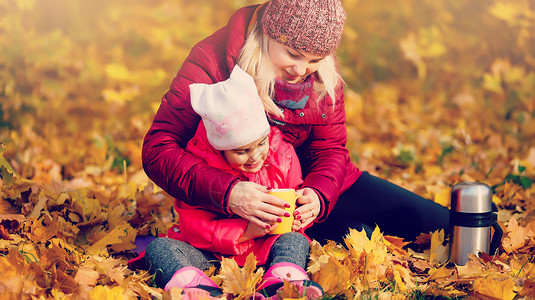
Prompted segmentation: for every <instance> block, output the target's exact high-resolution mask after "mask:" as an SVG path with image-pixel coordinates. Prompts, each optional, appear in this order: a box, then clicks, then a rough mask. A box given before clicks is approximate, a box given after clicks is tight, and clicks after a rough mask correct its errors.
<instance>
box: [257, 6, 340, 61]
mask: <svg viewBox="0 0 535 300" xmlns="http://www.w3.org/2000/svg"><path fill="white" fill-rule="evenodd" d="M345 20H346V13H345V11H344V8H343V7H342V3H341V2H340V0H271V1H270V2H269V3H268V4H267V7H266V10H265V11H264V15H263V16H262V29H263V31H264V33H265V34H267V35H268V36H269V37H271V38H272V39H274V40H276V41H278V42H280V43H282V44H284V45H286V46H289V47H291V48H294V49H296V50H302V51H305V52H308V53H312V54H316V55H321V56H326V55H329V54H332V53H333V52H334V51H335V50H336V48H337V47H338V45H339V44H340V40H341V39H342V30H343V29H344V23H345Z"/></svg>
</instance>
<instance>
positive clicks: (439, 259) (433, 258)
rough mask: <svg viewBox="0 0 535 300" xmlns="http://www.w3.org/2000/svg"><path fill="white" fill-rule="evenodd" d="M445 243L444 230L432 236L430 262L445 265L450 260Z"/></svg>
mask: <svg viewBox="0 0 535 300" xmlns="http://www.w3.org/2000/svg"><path fill="white" fill-rule="evenodd" d="M443 243H444V230H443V229H440V230H437V231H435V232H433V234H432V235H431V247H430V249H429V251H430V256H429V261H430V262H431V263H432V264H441V263H445V262H446V261H447V260H448V255H449V250H448V247H447V246H444V245H443Z"/></svg>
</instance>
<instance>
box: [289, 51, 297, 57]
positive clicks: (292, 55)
mask: <svg viewBox="0 0 535 300" xmlns="http://www.w3.org/2000/svg"><path fill="white" fill-rule="evenodd" d="M288 54H290V56H291V57H293V58H298V57H299V55H297V54H293V53H292V52H288Z"/></svg>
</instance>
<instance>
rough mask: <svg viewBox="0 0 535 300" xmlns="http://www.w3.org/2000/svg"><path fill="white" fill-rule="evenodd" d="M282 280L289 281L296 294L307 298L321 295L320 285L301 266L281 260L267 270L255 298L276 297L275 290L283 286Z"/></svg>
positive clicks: (271, 298)
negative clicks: (295, 289)
mask: <svg viewBox="0 0 535 300" xmlns="http://www.w3.org/2000/svg"><path fill="white" fill-rule="evenodd" d="M284 281H289V282H290V283H291V284H292V285H293V286H294V287H296V288H297V291H298V294H299V295H300V296H306V298H307V299H316V298H320V297H322V296H323V289H322V288H321V286H319V285H318V284H317V283H315V282H314V281H311V280H310V278H308V275H307V273H306V272H305V270H303V268H301V267H300V266H298V265H296V264H292V263H287V262H282V263H277V264H274V265H273V266H271V267H270V268H269V269H268V270H267V272H266V275H264V280H263V281H262V282H261V283H260V286H259V287H258V291H257V292H256V293H255V299H262V300H264V299H269V300H276V299H278V297H277V292H278V291H279V289H281V288H282V287H283V285H284Z"/></svg>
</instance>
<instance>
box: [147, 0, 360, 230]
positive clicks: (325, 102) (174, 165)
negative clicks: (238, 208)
mask: <svg viewBox="0 0 535 300" xmlns="http://www.w3.org/2000/svg"><path fill="white" fill-rule="evenodd" d="M257 8H259V6H258V5H253V6H248V7H244V8H241V9H239V10H238V11H237V12H236V13H235V14H234V15H233V16H232V17H231V18H230V20H229V22H228V24H227V25H226V26H225V27H223V28H222V29H220V30H218V31H217V32H215V33H214V34H213V35H211V36H209V37H208V38H206V39H204V40H203V41H201V42H199V43H198V44H197V45H195V46H194V47H193V49H192V50H191V53H190V54H189V56H188V57H187V58H186V60H185V61H184V63H183V64H182V67H181V68H180V70H179V71H178V73H177V76H176V77H175V78H174V79H173V82H172V84H171V87H170V89H169V91H168V92H167V93H166V94H165V95H164V96H163V99H162V102H161V104H160V108H159V109H158V112H157V113H156V115H155V117H154V120H153V123H152V126H151V128H150V129H149V131H148V132H147V134H146V136H145V140H144V143H143V152H142V159H143V167H144V169H145V172H146V173H147V175H148V176H149V178H150V179H152V180H153V181H154V182H155V183H156V184H157V185H158V186H159V187H161V188H162V189H164V190H165V191H166V192H167V193H169V194H170V195H171V196H173V197H175V198H177V199H178V200H179V201H184V202H185V203H186V204H189V205H199V206H202V207H205V208H207V209H209V210H212V211H215V212H222V213H230V211H229V209H228V205H227V197H228V193H229V191H230V189H231V188H232V187H233V186H234V185H235V184H236V183H237V182H238V180H239V178H238V177H237V176H235V175H231V174H229V173H226V172H224V171H221V170H218V169H216V168H213V167H210V166H208V165H207V164H206V163H205V162H204V161H203V160H201V159H199V158H197V157H196V156H195V155H193V154H191V153H190V152H188V151H186V150H185V147H186V144H187V142H188V141H189V140H190V139H191V138H192V137H193V134H194V133H195V130H196V128H197V125H198V124H199V121H200V119H201V118H200V116H199V115H197V114H196V113H195V112H194V111H193V108H192V107H191V104H190V94H189V85H190V84H192V83H207V84H213V83H216V82H219V81H223V80H226V79H228V78H229V77H230V72H231V71H232V68H233V67H234V66H235V65H236V61H237V57H238V54H239V52H240V50H241V48H242V47H243V45H244V42H245V38H246V35H247V30H248V28H249V25H250V23H251V22H254V20H255V18H256V15H255V11H257ZM261 13H262V9H261V8H259V9H258V15H261ZM336 95H337V96H336V97H337V99H336V101H335V104H334V105H333V101H332V100H331V99H330V98H329V97H325V98H324V99H321V100H320V101H316V99H314V97H313V96H312V97H310V99H309V100H308V102H307V104H306V106H305V107H304V108H303V109H297V110H290V109H287V110H286V111H285V112H284V116H285V117H284V119H276V118H273V120H274V122H273V123H274V124H275V125H277V127H278V128H279V129H280V130H281V131H282V132H283V133H284V135H285V139H286V140H287V141H289V142H290V143H291V144H292V145H293V146H294V147H296V151H297V153H298V155H299V159H300V161H301V165H302V167H303V175H304V177H305V179H304V183H303V185H302V187H310V188H313V189H314V190H316V191H317V192H318V194H319V196H320V199H321V201H322V202H323V203H322V211H321V212H320V215H319V217H318V219H317V221H321V220H323V219H325V218H326V217H327V215H328V213H329V212H330V211H331V210H332V208H333V207H334V205H335V204H336V200H337V199H338V196H339V195H340V194H341V193H342V192H343V191H345V190H346V189H347V188H349V186H350V185H351V184H353V183H354V182H355V180H357V178H358V176H359V175H360V173H361V171H360V170H358V169H357V168H356V167H355V165H353V164H352V163H351V161H350V159H349V153H348V150H347V149H346V148H345V143H346V137H347V132H346V127H345V108H344V91H343V86H342V85H340V88H339V89H338V90H337V91H336Z"/></svg>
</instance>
